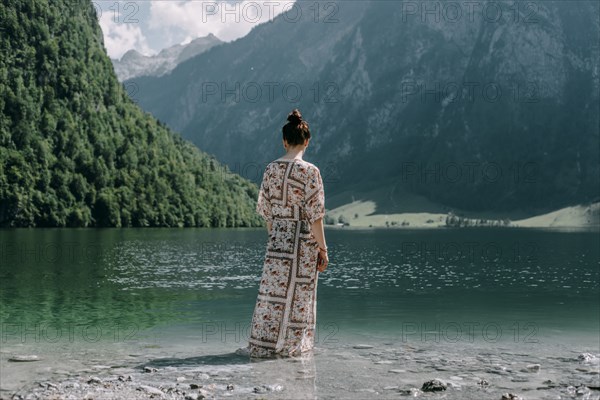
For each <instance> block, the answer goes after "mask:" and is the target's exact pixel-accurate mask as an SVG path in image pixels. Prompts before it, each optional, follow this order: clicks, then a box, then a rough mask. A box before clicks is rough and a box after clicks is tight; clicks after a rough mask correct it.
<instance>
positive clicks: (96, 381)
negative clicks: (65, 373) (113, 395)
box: [87, 376, 102, 384]
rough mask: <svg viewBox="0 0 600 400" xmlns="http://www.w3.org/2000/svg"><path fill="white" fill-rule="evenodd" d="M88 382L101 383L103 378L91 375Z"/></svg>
mask: <svg viewBox="0 0 600 400" xmlns="http://www.w3.org/2000/svg"><path fill="white" fill-rule="evenodd" d="M87 383H89V384H94V383H95V384H100V383H102V380H101V379H100V378H98V377H97V376H91V377H90V379H88V380H87Z"/></svg>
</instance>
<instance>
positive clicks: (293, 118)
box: [287, 109, 302, 125]
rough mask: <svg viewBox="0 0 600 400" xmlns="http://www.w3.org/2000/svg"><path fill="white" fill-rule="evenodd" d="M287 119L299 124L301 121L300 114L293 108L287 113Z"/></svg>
mask: <svg viewBox="0 0 600 400" xmlns="http://www.w3.org/2000/svg"><path fill="white" fill-rule="evenodd" d="M287 120H288V122H290V123H292V124H294V125H299V124H300V122H302V114H300V111H299V110H298V109H295V110H293V111H292V112H291V113H289V114H288V117H287Z"/></svg>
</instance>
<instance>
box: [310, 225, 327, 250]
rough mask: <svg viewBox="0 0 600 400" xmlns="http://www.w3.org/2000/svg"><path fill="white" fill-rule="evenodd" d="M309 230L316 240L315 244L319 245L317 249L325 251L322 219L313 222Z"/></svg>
mask: <svg viewBox="0 0 600 400" xmlns="http://www.w3.org/2000/svg"><path fill="white" fill-rule="evenodd" d="M310 229H311V230H312V233H313V235H314V237H315V239H316V240H317V243H319V247H320V248H322V249H326V248H327V244H326V243H325V232H324V230H323V218H319V219H318V220H316V221H315V222H313V223H312V225H311V226H310Z"/></svg>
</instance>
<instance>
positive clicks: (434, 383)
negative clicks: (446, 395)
mask: <svg viewBox="0 0 600 400" xmlns="http://www.w3.org/2000/svg"><path fill="white" fill-rule="evenodd" d="M447 388H448V384H447V383H446V382H444V381H442V380H440V379H432V380H430V381H427V382H425V383H424V384H423V386H422V387H421V390H422V391H424V392H441V391H443V390H446V389H447Z"/></svg>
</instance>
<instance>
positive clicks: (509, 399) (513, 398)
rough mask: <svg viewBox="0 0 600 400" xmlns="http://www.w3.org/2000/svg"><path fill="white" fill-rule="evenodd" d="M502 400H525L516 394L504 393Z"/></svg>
mask: <svg viewBox="0 0 600 400" xmlns="http://www.w3.org/2000/svg"><path fill="white" fill-rule="evenodd" d="M501 400H523V399H522V398H521V397H519V396H517V395H516V394H512V393H504V394H503V395H502V398H501Z"/></svg>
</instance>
